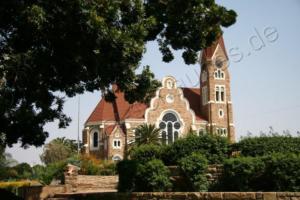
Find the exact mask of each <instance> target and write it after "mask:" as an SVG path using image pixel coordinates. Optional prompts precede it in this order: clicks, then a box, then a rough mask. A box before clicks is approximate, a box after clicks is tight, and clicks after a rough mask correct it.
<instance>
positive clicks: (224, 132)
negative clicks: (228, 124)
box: [216, 128, 228, 137]
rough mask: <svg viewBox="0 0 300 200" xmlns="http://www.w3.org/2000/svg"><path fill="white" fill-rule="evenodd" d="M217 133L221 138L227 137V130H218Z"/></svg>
mask: <svg viewBox="0 0 300 200" xmlns="http://www.w3.org/2000/svg"><path fill="white" fill-rule="evenodd" d="M216 132H217V134H218V135H219V136H221V137H227V134H228V133H227V128H216Z"/></svg>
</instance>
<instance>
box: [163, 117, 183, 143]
mask: <svg viewBox="0 0 300 200" xmlns="http://www.w3.org/2000/svg"><path fill="white" fill-rule="evenodd" d="M159 128H160V129H161V130H162V132H161V137H162V143H163V144H171V143H173V142H174V141H175V140H177V138H178V137H179V132H180V128H181V123H180V122H179V120H178V118H177V117H176V115H175V114H173V113H166V114H165V115H164V116H163V118H162V121H161V122H160V123H159Z"/></svg>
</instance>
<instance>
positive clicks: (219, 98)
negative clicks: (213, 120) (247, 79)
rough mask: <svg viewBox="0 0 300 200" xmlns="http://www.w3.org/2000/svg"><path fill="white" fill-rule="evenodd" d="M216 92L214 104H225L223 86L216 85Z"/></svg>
mask: <svg viewBox="0 0 300 200" xmlns="http://www.w3.org/2000/svg"><path fill="white" fill-rule="evenodd" d="M215 90H216V102H225V86H223V85H222V86H220V85H217V86H216V87H215Z"/></svg>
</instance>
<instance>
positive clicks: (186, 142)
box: [162, 134, 229, 165]
mask: <svg viewBox="0 0 300 200" xmlns="http://www.w3.org/2000/svg"><path fill="white" fill-rule="evenodd" d="M228 151H229V142H228V140H227V139H226V138H224V137H219V136H214V135H211V134H206V135H202V136H196V135H194V134H190V135H188V136H187V137H186V138H182V139H179V140H177V141H175V142H174V144H172V145H171V146H170V147H168V148H167V150H166V151H164V153H163V155H162V158H163V161H164V162H165V163H166V164H167V165H176V164H177V163H178V161H179V160H180V159H181V158H183V157H185V156H188V155H190V154H191V153H193V152H198V153H201V154H202V155H204V156H205V157H206V158H207V159H208V161H209V163H210V164H216V163H222V162H223V160H224V159H225V158H227V157H228Z"/></svg>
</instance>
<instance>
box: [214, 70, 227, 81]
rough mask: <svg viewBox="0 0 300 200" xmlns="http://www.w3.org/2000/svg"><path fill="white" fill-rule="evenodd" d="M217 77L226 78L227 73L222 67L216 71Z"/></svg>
mask: <svg viewBox="0 0 300 200" xmlns="http://www.w3.org/2000/svg"><path fill="white" fill-rule="evenodd" d="M214 76H215V79H225V73H224V71H223V70H221V69H217V70H216V71H215V73H214Z"/></svg>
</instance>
